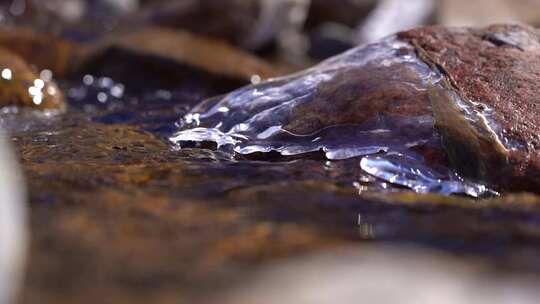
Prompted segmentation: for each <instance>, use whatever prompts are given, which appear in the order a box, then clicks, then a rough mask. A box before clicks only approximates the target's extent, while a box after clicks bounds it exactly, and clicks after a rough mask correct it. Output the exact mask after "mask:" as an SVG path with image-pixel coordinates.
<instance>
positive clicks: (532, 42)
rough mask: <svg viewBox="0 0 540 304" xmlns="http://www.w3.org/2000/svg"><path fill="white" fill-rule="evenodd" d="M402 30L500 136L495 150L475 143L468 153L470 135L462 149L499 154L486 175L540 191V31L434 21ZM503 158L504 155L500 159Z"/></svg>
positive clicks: (449, 138)
mask: <svg viewBox="0 0 540 304" xmlns="http://www.w3.org/2000/svg"><path fill="white" fill-rule="evenodd" d="M399 36H400V38H401V39H404V40H406V41H410V42H412V43H413V44H415V45H417V47H418V48H419V49H420V50H421V52H422V53H423V54H424V55H425V57H426V60H428V61H431V62H432V63H433V64H435V65H436V66H437V67H439V68H440V69H441V70H442V71H443V72H444V73H445V74H446V75H447V76H448V77H449V79H450V80H451V82H452V86H453V87H454V89H455V90H456V91H457V92H458V94H459V95H461V96H462V97H463V98H464V99H465V100H467V101H469V102H471V104H470V106H472V107H476V108H477V110H476V112H474V111H475V110H473V113H474V115H476V116H480V117H483V118H481V119H485V120H486V124H485V125H484V127H481V128H484V129H487V132H490V133H492V135H490V136H491V137H492V138H493V139H494V140H495V141H497V142H494V141H492V142H491V144H488V145H489V146H488V147H486V148H485V150H488V149H491V151H484V152H478V151H482V149H476V152H474V151H473V152H472V153H468V152H466V150H467V149H469V148H467V147H465V146H466V145H469V144H470V142H473V141H474V140H471V139H469V143H466V144H465V145H463V144H461V145H459V146H460V147H461V148H462V149H463V150H464V151H462V154H469V155H472V154H476V157H478V155H479V154H484V155H483V156H479V157H483V158H498V159H499V160H497V161H494V162H493V163H492V165H491V167H488V168H486V169H483V170H489V169H491V172H490V175H491V176H483V177H484V178H485V179H488V180H491V181H494V180H496V181H497V183H500V184H501V185H502V186H503V188H504V187H505V188H509V189H512V190H528V191H538V189H540V188H539V184H538V182H540V179H539V178H538V177H539V172H540V171H539V170H540V153H539V152H538V151H539V144H538V142H539V139H538V134H540V133H539V132H540V127H539V126H540V124H539V122H540V120H539V119H540V112H539V104H538V101H537V99H536V97H535V92H537V91H538V89H539V87H538V81H537V80H538V79H537V78H538V70H539V67H540V65H539V61H538V60H539V58H540V57H539V55H538V54H539V53H538V49H539V47H540V40H539V36H538V33H537V31H536V30H535V29H533V28H529V27H525V26H519V25H496V26H491V27H488V28H484V29H445V28H437V27H434V28H426V29H421V30H413V31H410V32H405V33H401V34H400V35H399ZM486 112H487V114H484V113H486ZM445 113H448V109H447V110H446V111H445ZM446 129H447V130H448V129H449V128H446ZM448 135H449V136H447V140H446V141H447V143H448V144H450V145H451V144H452V141H453V140H454V139H453V138H452V137H455V136H453V135H451V134H448ZM469 138H470V137H469ZM484 140H485V139H484ZM456 152H459V151H456ZM494 154H499V155H498V156H497V155H494ZM473 157H474V156H473ZM501 158H504V159H503V160H502V162H501ZM459 161H462V162H463V159H461V160H459ZM473 174H474V173H473Z"/></svg>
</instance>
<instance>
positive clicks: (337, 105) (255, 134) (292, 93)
mask: <svg viewBox="0 0 540 304" xmlns="http://www.w3.org/2000/svg"><path fill="white" fill-rule="evenodd" d="M442 82H443V76H442V75H441V74H440V73H439V72H438V71H436V70H434V69H432V68H431V67H430V66H428V65H427V64H426V63H424V62H423V61H422V60H421V59H419V58H418V56H417V54H416V52H415V49H414V48H413V47H412V46H411V45H409V44H407V43H403V42H400V41H398V40H397V39H396V38H394V37H389V38H387V39H385V40H383V41H381V42H378V43H374V44H368V45H365V46H360V47H358V48H355V49H352V50H350V51H348V52H346V53H344V54H342V55H339V56H337V57H334V58H331V59H329V60H327V61H325V62H323V63H321V64H319V65H317V66H315V67H313V68H311V69H308V70H306V71H303V72H299V73H297V74H293V75H290V76H286V77H282V78H276V79H271V80H269V81H266V82H262V83H259V84H253V85H250V86H247V87H244V88H241V89H238V90H236V91H233V92H231V93H229V94H226V95H224V96H221V97H216V98H212V99H208V100H205V101H203V102H202V103H201V104H199V105H198V106H196V107H195V108H193V109H192V111H190V112H189V113H188V114H187V115H185V116H184V117H183V119H181V121H180V122H179V125H180V131H178V132H177V133H175V134H174V135H173V136H172V137H171V138H170V141H171V142H172V143H173V144H175V145H176V146H177V147H179V148H183V147H193V146H194V144H195V146H200V143H208V142H212V143H215V144H216V145H217V148H218V149H220V150H223V151H229V152H232V153H235V154H236V155H245V156H248V157H249V156H250V155H254V154H259V155H260V154H261V153H262V154H265V153H270V152H278V153H279V154H281V155H282V156H291V155H303V154H307V153H317V152H322V153H323V154H324V156H325V157H326V158H327V159H330V160H340V159H348V158H354V157H362V156H366V155H372V154H388V153H399V154H402V155H405V156H408V159H407V161H406V164H404V165H403V166H401V165H398V166H396V167H394V169H393V170H392V172H394V173H395V174H393V175H391V174H390V175H389V173H388V174H379V175H375V176H377V177H379V178H381V179H383V180H386V181H388V182H391V183H395V182H396V181H399V180H400V178H399V176H410V175H416V176H415V177H414V178H413V179H414V180H415V182H414V185H413V184H411V183H408V182H407V183H403V182H401V183H400V182H397V184H398V185H400V186H405V187H409V188H411V189H412V190H415V191H419V192H426V191H436V192H441V193H445V194H451V193H463V194H467V195H471V196H475V197H477V196H481V195H483V194H486V193H487V192H488V189H487V188H486V187H485V186H483V185H476V184H473V183H467V182H464V181H462V180H459V178H458V180H454V179H452V178H451V177H452V176H455V177H456V176H457V175H456V174H455V172H453V171H452V170H451V169H449V168H446V167H447V163H446V162H447V161H446V152H445V150H444V148H443V147H442V144H441V137H440V135H439V133H438V131H437V130H436V128H435V118H434V116H433V113H432V106H431V105H432V103H431V96H432V93H431V92H432V91H434V90H438V91H444V90H446V89H445V88H444V86H443V84H442ZM456 98H458V97H456ZM413 162H416V163H415V164H413V165H412V166H413V167H416V168H420V167H422V168H426V170H430V169H427V168H429V167H430V166H433V165H437V166H439V167H445V171H446V173H445V176H446V177H448V178H430V179H427V178H426V176H423V175H422V174H420V171H419V170H409V169H407V168H411V164H412V163H413ZM370 163H371V164H373V165H375V166H378V165H377V163H374V162H370ZM382 167H383V168H381V169H382V170H383V171H384V170H385V168H386V169H387V166H382ZM362 169H364V170H365V171H366V172H370V171H369V170H366V167H365V166H363V167H362ZM377 172H381V171H380V170H377ZM370 173H371V172H370ZM409 180H410V179H409Z"/></svg>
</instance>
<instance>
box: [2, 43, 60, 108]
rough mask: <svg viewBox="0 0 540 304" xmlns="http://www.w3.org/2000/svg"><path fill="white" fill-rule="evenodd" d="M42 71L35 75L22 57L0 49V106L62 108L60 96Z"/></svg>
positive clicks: (49, 74) (56, 88)
mask: <svg viewBox="0 0 540 304" xmlns="http://www.w3.org/2000/svg"><path fill="white" fill-rule="evenodd" d="M51 77H52V73H51V72H50V71H46V72H43V73H41V75H37V74H36V73H34V72H33V71H32V68H31V67H30V66H29V65H28V64H27V63H26V62H24V60H23V59H22V58H20V57H19V56H17V55H16V54H13V53H11V52H10V51H7V50H5V49H2V48H0V106H2V107H4V106H23V107H34V108H40V109H59V110H64V109H65V106H66V105H65V101H64V95H63V94H62V92H61V91H60V89H59V88H58V87H57V86H56V84H55V83H54V82H53V81H52V79H51Z"/></svg>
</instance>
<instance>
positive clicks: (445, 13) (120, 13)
mask: <svg viewBox="0 0 540 304" xmlns="http://www.w3.org/2000/svg"><path fill="white" fill-rule="evenodd" d="M0 12H1V15H0V20H1V22H2V23H4V24H6V25H10V24H11V25H28V26H32V27H34V28H37V29H40V30H41V31H44V32H49V33H54V34H57V35H62V36H68V37H69V38H72V39H77V40H83V41H84V40H91V39H93V38H95V36H96V35H102V34H103V33H106V32H115V31H129V30H130V29H133V26H137V25H143V24H148V23H152V24H156V25H160V26H166V27H172V28H177V29H186V30H189V31H191V32H194V33H197V34H201V35H206V36H212V37H216V38H219V39H224V40H226V41H228V42H230V43H232V44H234V45H237V46H240V47H242V48H245V49H248V50H250V51H254V52H257V53H259V54H263V55H269V54H271V55H276V54H277V55H278V56H279V59H280V60H284V61H285V62H289V63H291V62H292V63H295V64H298V65H300V64H309V63H312V62H314V61H317V60H321V59H324V58H327V57H329V56H331V55H334V54H336V53H339V52H341V51H343V50H345V49H347V48H350V47H351V46H353V45H356V44H359V43H364V42H369V41H373V40H375V39H378V38H381V37H382V36H386V35H388V34H391V33H393V32H396V31H399V30H403V29H408V28H410V27H414V26H418V25H425V24H441V25H446V26H481V25H487V24H490V23H496V22H524V23H528V24H531V25H539V24H540V1H538V0H513V1H509V0H476V1H467V0H407V1H404V0H333V1H328V0H219V1H218V0H172V1H171V0H47V1H42V0H2V1H0Z"/></svg>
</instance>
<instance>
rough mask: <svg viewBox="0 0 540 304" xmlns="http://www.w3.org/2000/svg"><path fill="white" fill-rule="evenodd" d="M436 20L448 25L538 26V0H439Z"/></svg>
mask: <svg viewBox="0 0 540 304" xmlns="http://www.w3.org/2000/svg"><path fill="white" fill-rule="evenodd" d="M437 21H438V23H440V24H443V25H449V26H485V25H488V24H492V23H503V22H522V23H527V24H529V25H532V26H540V1H538V0H513V1H508V0H476V1H468V0H440V3H439V8H438V13H437Z"/></svg>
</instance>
